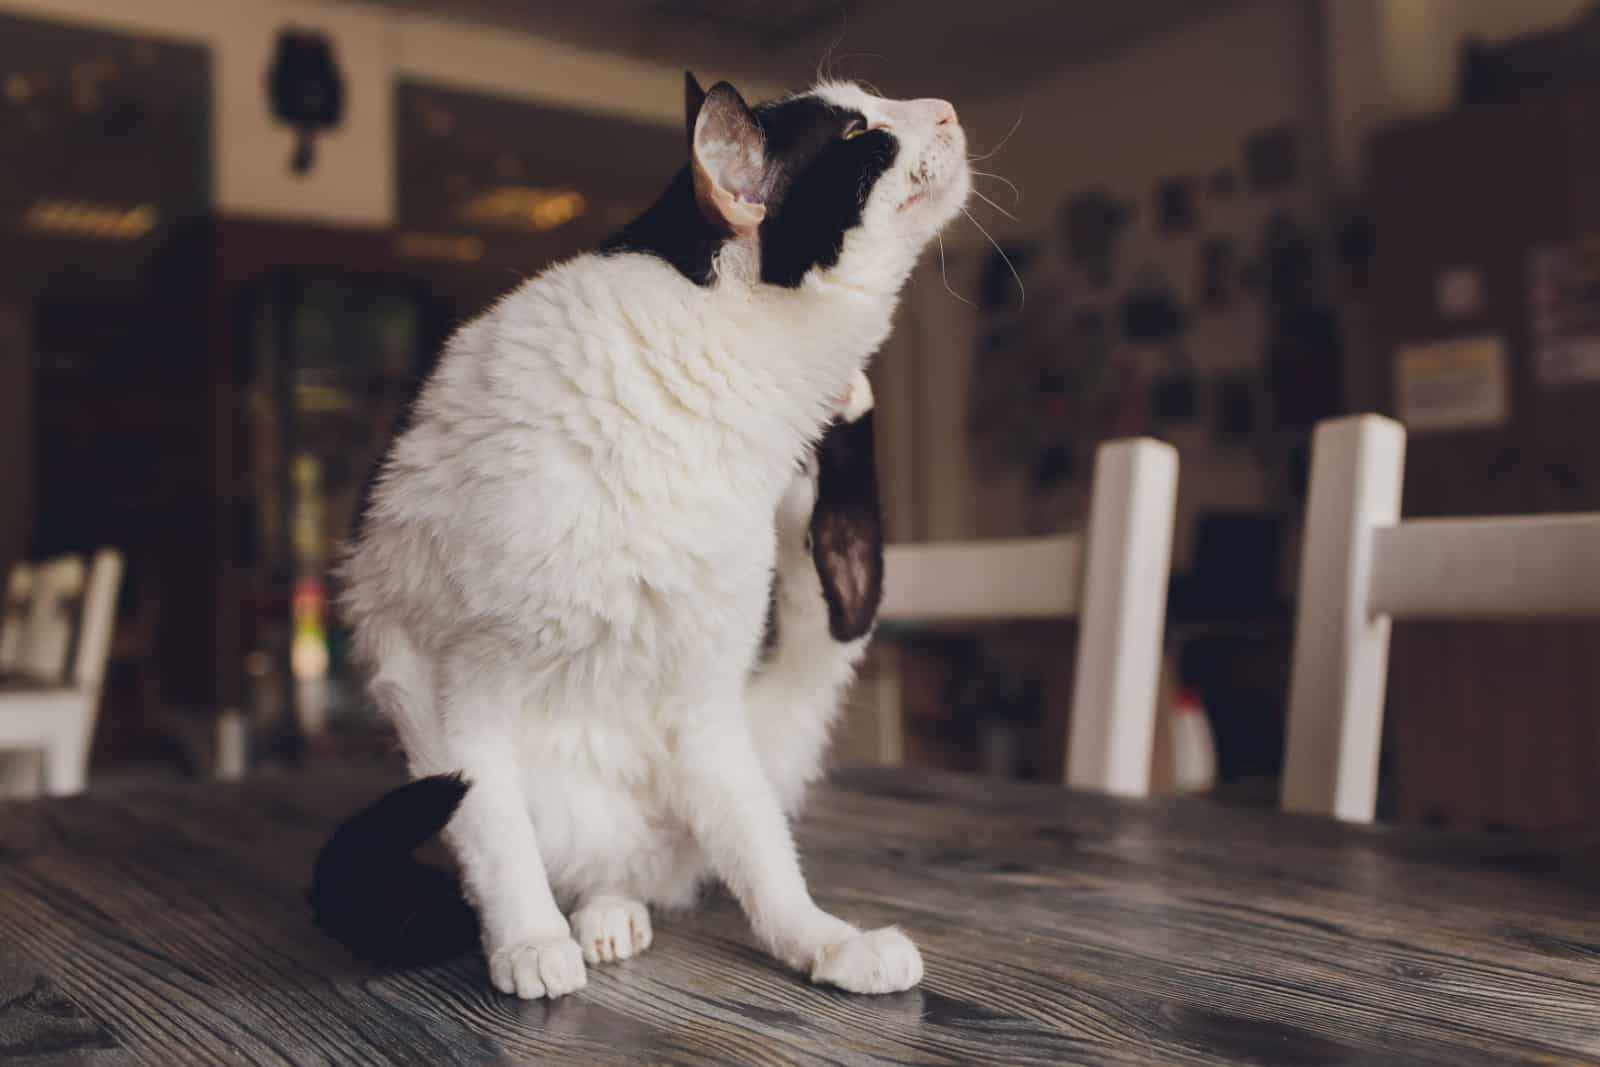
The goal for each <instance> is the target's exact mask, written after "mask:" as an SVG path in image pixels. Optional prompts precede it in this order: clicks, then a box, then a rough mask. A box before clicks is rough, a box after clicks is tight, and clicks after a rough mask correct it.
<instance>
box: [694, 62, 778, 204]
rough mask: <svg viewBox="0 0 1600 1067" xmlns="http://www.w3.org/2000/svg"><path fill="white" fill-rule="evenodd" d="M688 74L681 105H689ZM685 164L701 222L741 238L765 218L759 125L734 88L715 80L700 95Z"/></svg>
mask: <svg viewBox="0 0 1600 1067" xmlns="http://www.w3.org/2000/svg"><path fill="white" fill-rule="evenodd" d="M698 88H699V86H698V85H695V84H694V79H693V76H692V75H691V76H690V78H689V79H688V81H687V82H686V83H685V97H686V101H685V102H686V103H688V104H691V105H692V104H693V102H694V96H695V90H696V89H698ZM689 155H690V167H691V168H692V170H693V171H694V198H695V201H696V202H697V203H698V204H699V205H700V211H701V212H702V213H703V214H704V215H705V217H706V219H707V221H709V222H710V223H711V224H712V225H714V226H716V227H717V228H718V229H720V230H723V231H724V232H727V233H731V234H734V235H735V236H744V235H746V234H749V233H752V232H754V231H755V229H756V227H758V226H760V225H761V220H762V219H764V218H766V217H767V207H766V205H765V204H764V203H762V202H761V195H762V193H761V187H762V184H763V182H764V180H765V177H766V156H765V149H764V146H763V144H762V138H761V126H760V125H759V124H758V123H757V122H756V116H755V113H754V112H752V111H751V110H750V106H749V105H748V104H746V103H745V102H744V98H743V97H742V96H740V95H739V91H738V90H737V89H735V88H734V87H733V86H731V85H729V84H728V83H727V82H718V83H717V84H715V85H713V86H712V87H711V91H710V92H708V93H705V94H704V95H703V97H702V98H701V100H700V105H699V107H698V108H696V109H695V114H694V117H693V120H692V122H691V124H690V127H689Z"/></svg>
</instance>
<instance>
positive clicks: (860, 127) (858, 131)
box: [844, 119, 867, 141]
mask: <svg viewBox="0 0 1600 1067" xmlns="http://www.w3.org/2000/svg"><path fill="white" fill-rule="evenodd" d="M866 132H867V124H866V123H865V122H862V121H861V120H860V119H851V120H850V125H848V126H846V127H845V128H844V139H845V140H846V141H848V140H850V139H851V138H852V137H860V136H861V135H862V134H864V133H866Z"/></svg>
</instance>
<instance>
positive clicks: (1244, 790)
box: [0, 0, 1600, 826]
mask: <svg viewBox="0 0 1600 1067" xmlns="http://www.w3.org/2000/svg"><path fill="white" fill-rule="evenodd" d="M685 67H692V68H693V69H694V70H695V71H696V73H697V74H698V75H699V76H700V78H701V80H702V82H704V83H706V84H710V82H711V81H713V80H715V79H718V78H723V77H726V78H729V79H731V80H733V81H734V82H735V83H736V84H738V85H739V86H740V87H741V89H742V90H743V91H744V92H745V95H746V96H747V97H749V98H751V99H758V98H765V97H769V96H772V95H775V94H777V93H779V92H781V91H783V90H785V89H788V88H794V87H799V86H802V85H804V84H805V83H807V82H809V81H810V80H811V79H812V78H813V77H814V75H815V73H816V72H817V71H818V69H819V67H820V68H821V69H824V70H826V71H828V72H831V73H833V74H835V75H837V76H840V77H850V78H859V79H863V80H866V81H868V82H870V83H872V84H873V85H875V86H876V87H878V88H879V89H880V90H881V91H882V92H884V93H885V94H886V95H890V96H923V95H937V96H943V97H947V98H949V99H950V100H951V101H953V102H954V103H955V104H956V106H957V107H958V109H959V111H960V114H961V118H962V121H963V123H964V124H965V126H966V129H967V131H968V136H969V141H970V144H971V146H972V149H971V150H972V152H973V153H974V154H975V155H977V156H979V157H980V161H978V162H976V163H975V164H974V165H975V166H976V167H977V168H978V169H979V170H980V171H981V172H983V173H982V174H981V175H980V176H979V177H978V178H977V189H978V191H979V193H981V194H982V195H981V198H979V197H974V199H973V202H972V204H971V206H970V212H971V219H970V220H968V219H958V220H957V223H956V224H955V225H954V226H953V227H952V229H951V231H950V232H949V233H948V234H947V235H946V238H945V248H946V255H945V259H944V264H943V269H942V270H941V264H940V261H939V258H938V256H937V255H936V254H935V255H933V256H932V257H930V259H929V261H928V262H926V263H924V264H923V266H922V268H921V269H920V270H919V272H918V274H917V276H916V278H915V280H914V282H913V283H912V285H911V287H910V290H909V292H908V294H907V296H906V299H905V301H904V304H903V307H902V310H901V312H900V315H899V318H898V321H897V328H896V333H895V335H894V337H893V339H892V341H891V342H890V344H889V345H888V347H887V348H886V349H885V350H884V352H883V353H882V355H881V357H880V359H879V360H878V362H877V364H876V365H875V367H874V370H873V376H874V378H875V384H876V388H877V395H878V402H879V410H880V415H879V445H880V457H879V460H880V466H881V470H882V480H883V485H884V492H885V508H886V513H887V521H888V527H889V535H890V538H891V540H894V541H897V542H917V541H948V540H958V539H972V538H993V537H1008V536H1015V535H1023V534H1041V533H1050V532H1057V531H1072V530H1077V529H1080V528H1081V526H1082V523H1083V520H1084V512H1085V508H1086V504H1087V492H1088V487H1089V477H1090V473H1091V466H1092V461H1093V454H1094V449H1095V447H1096V445H1097V444H1099V443H1100V442H1102V441H1104V440H1107V439H1110V438H1113V437H1120V436H1129V435H1151V436H1156V437H1159V438H1162V439H1164V440H1167V441H1169V442H1171V443H1172V444H1173V445H1175V446H1176V447H1177V448H1178V450H1179V452H1180V454H1181V462H1182V475H1181V482H1180V495H1179V511H1178V514H1179V518H1178V526H1177V532H1176V542H1175V557H1174V578H1173V582H1172V589H1171V598H1170V602H1169V611H1168V641H1169V646H1170V648H1169V663H1168V669H1167V674H1168V678H1167V682H1166V685H1165V686H1164V695H1163V701H1164V707H1166V708H1169V709H1180V708H1183V709H1188V710H1189V711H1193V710H1196V709H1198V710H1199V712H1200V714H1202V715H1203V716H1204V717H1205V720H1206V721H1207V722H1208V723H1209V728H1210V729H1209V733H1210V735H1211V737H1212V739H1213V740H1212V741H1210V742H1207V744H1208V745H1209V746H1210V747H1211V748H1212V752H1213V755H1214V758H1215V764H1216V771H1215V774H1214V775H1210V776H1206V777H1205V778H1204V780H1203V781H1201V782H1199V783H1194V784H1193V787H1194V788H1201V789H1207V790H1212V789H1214V790H1215V792H1216V793H1217V794H1218V795H1220V796H1222V797H1224V798H1227V799H1230V800H1234V801H1237V802H1240V803H1263V804H1271V803H1273V802H1274V798H1275V794H1274V792H1273V782H1274V780H1275V776H1276V774H1277V773H1278V770H1279V764H1280V763H1281V752H1282V749H1283V710H1284V704H1285V701H1286V692H1287V679H1288V671H1289V649H1290V644H1291V639H1292V633H1291V631H1292V618H1293V615H1292V597H1293V590H1294V575H1295V573H1296V567H1297V562H1298V556H1297V543H1298V529H1297V526H1298V523H1299V519H1300V515H1301V512H1302V510H1303V507H1304V491H1305V483H1306V469H1307V445H1308V439H1309V431H1310V427H1311V426H1312V425H1313V424H1314V423H1315V422H1316V421H1317V420H1319V419H1322V418H1326V417H1328V416H1331V415H1335V414H1339V413H1344V412H1357V411H1379V412H1385V413H1389V414H1392V415H1395V416H1397V417H1399V418H1401V419H1402V420H1403V421H1405V422H1406V423H1407V426H1408V430H1409V431H1410V435H1411V443H1410V452H1409V468H1408V472H1407V474H1408V477H1407V479H1406V502H1405V509H1406V512H1407V514H1410V515H1428V514H1481V513H1494V512H1533V511H1569V510H1575V509H1584V508H1586V509H1595V508H1597V507H1600V443H1597V442H1600V436H1597V435H1596V433H1595V432H1594V429H1593V427H1594V425H1595V423H1596V422H1597V420H1600V342H1597V340H1596V339H1600V138H1596V137H1595V136H1594V130H1595V121H1594V119H1595V116H1596V115H1600V5H1591V4H1587V3H1585V2H1584V0H1233V2H1225V0H1120V2H1119V3H1116V4H1084V3H1077V4H1063V3H1058V2H1049V0H987V2H984V3H945V2H934V0H774V2H768V3H754V2H747V0H587V2H584V3H566V2H557V0H449V2H446V0H392V2H388V3H355V2H350V3H344V2H336V0H326V2H317V0H0V574H3V573H5V569H6V568H8V567H9V566H10V565H11V564H12V563H14V562H16V561H19V560H29V559H31V560H43V559H48V558H51V557H55V556H58V555H61V554H63V553H90V552H92V551H94V550H96V549H98V548H102V547H111V548H114V549H116V550H117V551H119V552H120V553H122V555H123V557H124V559H125V561H126V573H125V575H124V577H123V580H122V582H121V584H120V587H119V590H118V603H117V607H116V613H115V627H114V632H113V639H112V641H111V643H110V649H109V653H108V663H107V673H106V681H105V686H104V690H103V696H102V699H101V704H100V713H99V716H98V721H97V725H96V728H95V731H94V741H93V757H92V761H91V765H90V766H91V770H90V782H91V785H95V786H99V785H102V784H110V783H114V782H117V781H126V780H130V779H142V778H147V777H152V776H155V777H171V776H183V775H190V776H208V775H223V776H231V775H237V774H240V773H250V772H254V771H266V770H270V769H272V768H283V767H293V766H299V765H303V764H304V763H306V762H308V761H316V760H332V759H351V758H367V757H369V756H370V757H372V758H378V757H379V756H380V754H381V753H383V752H384V751H385V750H386V748H387V746H388V745H389V742H388V741H387V740H386V738H385V737H384V735H383V733H382V731H381V730H379V729H377V728H376V727H375V724H374V723H373V721H372V718H371V715H370V713H369V712H368V710H367V709H366V707H365V705H364V703H363V701H362V700H361V698H360V694H359V686H358V684H357V681H356V679H355V678H353V676H352V673H351V668H350V664H349V658H348V635H347V634H346V632H345V631H344V629H343V628H342V627H341V626H340V624H339V622H338V620H337V619H336V618H335V617H334V615H333V613H332V611H331V610H330V607H329V604H328V597H329V590H328V583H327V575H326V565H327V562H328V560H329V559H330V557H331V556H332V555H333V554H334V553H335V552H336V551H337V547H338V543H339V541H340V539H341V538H342V537H343V536H344V534H345V532H346V531H347V530H348V529H349V524H350V520H351V517H352V514H353V510H354V508H355V506H356V501H357V497H358V494H359V492H360V489H361V485H362V482H363V480H364V479H365V477H366V476H367V473H368V471H369V469H370V467H371V465H372V463H374V462H375V461H376V459H377V457H378V456H379V455H380V453H381V451H382V450H383V448H384V447H385V444H386V442H387V440H388V438H389V436H390V433H391V431H392V427H393V424H394V420H395V419H396V417H397V416H398V414H399V413H400V411H401V409H402V407H403V404H404V402H405V400H406V398H407V397H408V396H409V395H410V392H411V390H412V389H413V388H414V386H415V383H416V382H417V380H418V379H419V378H420V377H421V376H422V375H424V374H426V372H427V370H428V368H429V366H430V362H431V360H432V359H433V357H434V355H435V354H436V353H437V351H438V349H439V346H440V344H441V343H442V341H443V340H444V339H445V337H446V336H447V335H448V334H449V332H450V331H451V329H453V328H454V326H456V325H457V324H459V323H461V322H462V321H464V320H465V319H467V318H468V317H470V316H472V315H473V314H475V313H476V312H477V311H479V310H481V309H482V308H483V307H484V306H485V305H486V304H488V303H489V302H490V301H492V300H494V299H495V298H496V297H497V296H499V295H500V294H502V293H503V292H505V291H506V290H508V289H509V288H511V287H513V286H515V285H516V284H517V283H518V281H519V280H520V279H522V278H524V277H527V276H529V275H532V274H534V273H536V272H537V271H538V270H540V269H541V268H542V267H543V266H545V265H546V264H548V263H549V262H551V261H552V260H555V259H558V258H561V257H565V256H569V255H572V254H574V253H576V252H578V251H581V250H583V249H586V248H589V247H592V246H594V245H595V244H597V243H598V242H599V241H600V240H602V239H603V238H604V237H605V236H606V235H607V234H608V233H610V232H611V231H612V230H614V229H616V228H617V227H618V226H619V225H620V224H621V223H622V222H624V221H625V220H627V219H628V218H629V217H630V216H631V215H632V214H633V213H635V212H637V211H638V210H640V209H641V208H642V207H644V206H646V205H647V204H648V203H649V201H650V200H651V199H652V198H653V196H654V195H655V194H656V192H657V191H658V190H659V189H660V188H661V187H662V186H663V185H664V183H665V181H666V180H667V178H668V177H669V176H670V175H671V174H672V173H673V172H674V171H675V170H676V169H677V168H678V167H679V166H680V165H681V163H682V157H683V132H682V122H683V117H682V90H681V78H682V71H683V69H684V68H685ZM991 237H992V240H991ZM1024 291H1025V292H1026V299H1024V298H1023V293H1024ZM1551 292H1559V293H1560V294H1562V301H1563V302H1562V303H1561V306H1560V308H1559V309H1558V310H1556V311H1552V310H1551V304H1550V301H1549V300H1548V299H1547V296H1548V294H1549V293H1551ZM1445 339H1448V340H1451V341H1452V344H1449V345H1445V346H1442V347H1440V346H1437V345H1436V346H1434V347H1431V348H1423V347H1419V346H1421V345H1423V344H1424V343H1426V342H1433V341H1438V340H1445ZM1463 339H1464V340H1465V341H1468V342H1471V343H1455V342H1458V341H1462V340H1463ZM1071 640H1072V637H1071V629H1070V627H1061V628H1056V627H1048V626H1029V627H990V628H982V629H966V630H954V631H952V630H948V629H945V630H938V631H919V630H915V629H899V630H896V629H892V628H886V631H885V633H884V634H883V641H882V643H883V644H884V646H885V647H892V648H893V649H894V651H895V655H894V656H893V662H892V669H893V670H894V671H895V672H896V679H897V680H896V684H895V686H894V689H895V690H896V691H897V692H898V693H899V700H900V701H901V707H902V708H903V713H902V714H901V715H900V717H899V719H897V722H896V725H895V727H894V731H895V734H894V737H893V738H892V739H890V740H885V736H884V730H883V726H882V722H881V717H879V716H877V715H876V714H875V713H874V711H873V709H872V708H871V707H870V706H869V705H870V704H871V701H872V699H873V697H872V694H873V693H874V692H878V691H880V690H882V689H883V686H881V685H871V684H868V685H865V686H863V690H862V693H861V694H860V695H859V696H858V698H857V700H856V704H857V708H856V710H855V712H853V718H852V721H851V726H850V729H848V730H847V736H846V737H845V739H844V742H843V752H842V755H841V758H842V759H845V760H860V761H869V762H872V761H876V762H885V761H890V762H906V763H910V764H913V765H920V766H936V767H949V768H954V769H960V770H967V771H982V772H985V773H990V774H997V775H1007V776H1013V777H1038V778H1059V774H1060V767H1061V765H1062V762H1061V761H1062V754H1061V746H1062V744H1063V742H1062V737H1063V736H1064V723H1063V717H1064V708H1065V707H1066V700H1065V698H1064V696H1063V694H1065V693H1067V692H1069V691H1070V670H1071V659H1072V656H1071V655H1070V651H1069V650H1070V649H1071V647H1072V645H1071ZM1597 663H1600V634H1597V632H1596V630H1595V628H1593V627H1582V626H1570V625H1568V626H1555V625H1551V626H1520V627H1517V628H1515V629H1510V628H1503V627H1496V626H1473V627H1466V626H1459V627H1452V626H1444V625H1433V624H1430V625H1422V624H1418V625H1412V626H1404V627H1400V628H1398V629H1397V631H1396V637H1395V652H1394V656H1393V667H1392V669H1391V674H1390V687H1391V689H1390V691H1391V701H1390V707H1391V714H1390V716H1389V723H1388V727H1387V728H1388V730H1389V733H1390V736H1389V738H1388V742H1389V743H1387V744H1385V746H1384V753H1385V783H1386V788H1385V790H1384V793H1383V801H1382V804H1383V808H1382V810H1383V812H1384V813H1385V814H1386V815H1388V816H1389V817H1391V818H1396V819H1400V820H1403V821H1413V822H1430V823H1436V824H1437V823H1445V824H1451V825H1487V826H1550V825H1561V824H1570V823H1573V822H1580V821H1589V822H1593V821H1596V819H1597V818H1600V783H1597V782H1596V781H1595V775H1594V774H1593V768H1594V767H1595V766H1596V765H1597V760H1600V716H1597V714H1596V709H1597V706H1600V668H1597V666H1596V664H1597ZM885 669H889V668H887V667H885V666H884V664H883V663H882V662H878V663H876V664H875V665H874V667H873V668H872V671H877V672H881V671H883V670H885ZM872 671H869V679H868V680H869V682H870V681H873V680H875V676H874V675H873V674H872ZM0 710H3V709H0ZM28 758H29V757H27V756H25V755H21V754H17V753H12V754H8V755H4V756H0V760H7V761H10V764H11V771H10V772H9V773H10V775H11V777H13V778H14V779H16V780H17V781H19V782H24V783H25V782H26V780H27V778H28V775H29V773H31V772H29V770H28V769H27V767H26V766H22V763H25V761H26V760H27V759H28ZM1158 758H1166V757H1164V756H1158ZM1157 777H1158V779H1160V778H1161V777H1162V776H1161V775H1158V776H1157ZM19 788H25V785H24V786H20V787H19Z"/></svg>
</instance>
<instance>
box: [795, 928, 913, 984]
mask: <svg viewBox="0 0 1600 1067" xmlns="http://www.w3.org/2000/svg"><path fill="white" fill-rule="evenodd" d="M811 980H812V981H813V982H817V983H819V984H821V985H831V986H838V987H839V988H840V989H843V990H845V991H847V992H850V993H898V992H900V991H901V990H904V989H910V988H911V987H912V986H914V985H916V984H917V983H918V982H920V981H922V953H920V952H918V951H917V946H916V945H914V944H912V943H911V939H910V938H909V937H907V936H906V935H905V934H903V933H901V932H900V931H899V930H898V929H897V928H896V927H893V926H886V927H884V928H883V929H881V930H868V931H867V932H866V933H860V934H856V935H855V936H853V937H849V938H846V939H845V940H843V941H838V942H835V943H834V944H832V945H829V946H827V947H826V948H821V949H818V950H817V956H816V959H815V960H814V961H813V962H812V964H811Z"/></svg>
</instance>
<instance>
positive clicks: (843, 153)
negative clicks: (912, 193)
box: [757, 97, 900, 288]
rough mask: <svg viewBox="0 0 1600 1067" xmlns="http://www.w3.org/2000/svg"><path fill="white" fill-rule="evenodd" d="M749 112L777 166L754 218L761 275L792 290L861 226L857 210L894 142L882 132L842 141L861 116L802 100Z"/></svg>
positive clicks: (827, 263)
mask: <svg viewBox="0 0 1600 1067" xmlns="http://www.w3.org/2000/svg"><path fill="white" fill-rule="evenodd" d="M757 115H758V117H760V119H761V127H762V130H763V131H764V132H765V133H766V136H767V152H768V156H769V158H773V159H776V160H777V166H778V168H779V171H778V173H779V184H778V187H777V188H776V189H775V190H774V193H773V195H772V196H771V198H770V199H769V200H768V203H767V217H766V219H765V220H763V222H762V223H761V280H762V281H764V282H767V283H769V284H771V285H782V286H787V287H789V288H793V287H795V286H798V285H799V284H800V283H801V281H802V280H804V278H805V276H806V275H807V274H808V273H810V271H811V270H812V269H814V268H816V267H823V268H827V267H831V266H833V265H834V264H835V263H838V262H839V253H840V252H841V251H842V250H843V248H844V236H845V234H847V233H849V232H850V231H851V230H852V229H854V228H855V227H856V226H858V225H859V224H860V223H861V209H862V208H863V207H865V206H866V202H867V197H868V195H869V194H871V192H872V188H873V186H874V185H876V184H877V181H878V179H879V178H881V177H883V175H884V173H885V172H886V171H887V170H888V169H889V168H890V167H892V166H893V165H894V160H895V156H897V155H898V154H899V152H900V142H899V141H897V140H895V138H894V135H893V134H891V133H889V132H887V131H886V130H871V131H868V132H867V133H864V134H862V135H861V136H859V137H852V138H851V139H850V140H848V141H847V140H844V139H843V135H844V131H845V129H846V128H847V127H848V126H849V125H850V123H851V122H857V121H861V115H860V114H859V113H857V112H854V111H846V110H844V109H843V108H838V107H834V106H833V105H831V104H827V103H825V102H823V101H821V100H817V99H814V98H810V97H802V98H800V99H798V100H792V101H789V102H787V103H785V104H781V105H779V106H778V107H776V108H774V109H773V110H772V111H771V112H761V111H758V112H757Z"/></svg>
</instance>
